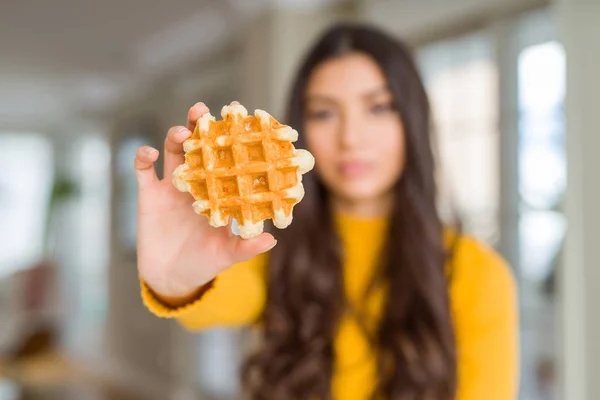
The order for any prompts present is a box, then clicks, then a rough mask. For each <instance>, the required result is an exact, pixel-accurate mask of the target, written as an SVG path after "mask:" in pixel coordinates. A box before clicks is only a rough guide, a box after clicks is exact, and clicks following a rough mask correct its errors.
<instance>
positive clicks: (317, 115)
mask: <svg viewBox="0 0 600 400" xmlns="http://www.w3.org/2000/svg"><path fill="white" fill-rule="evenodd" d="M332 116H333V112H332V111H330V110H320V111H312V112H309V113H308V118H309V119H316V120H323V119H328V118H331V117H332Z"/></svg>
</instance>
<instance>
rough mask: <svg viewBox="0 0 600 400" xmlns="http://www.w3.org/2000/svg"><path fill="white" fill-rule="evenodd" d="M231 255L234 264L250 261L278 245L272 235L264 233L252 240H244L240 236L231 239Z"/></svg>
mask: <svg viewBox="0 0 600 400" xmlns="http://www.w3.org/2000/svg"><path fill="white" fill-rule="evenodd" d="M230 243H231V248H230V251H231V254H232V257H233V261H232V262H233V263H234V264H235V263H238V262H242V261H246V260H250V259H251V258H254V257H255V256H257V255H259V254H261V253H266V252H267V251H269V250H271V249H272V248H273V247H275V245H276V244H277V241H276V240H275V238H274V237H273V235H271V234H270V233H262V234H260V235H258V236H256V237H253V238H252V239H242V238H241V237H239V236H236V237H234V238H231V240H230Z"/></svg>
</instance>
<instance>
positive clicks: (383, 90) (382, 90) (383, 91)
mask: <svg viewBox="0 0 600 400" xmlns="http://www.w3.org/2000/svg"><path fill="white" fill-rule="evenodd" d="M389 94H391V93H390V89H389V88H388V87H387V86H380V87H378V88H375V89H372V90H369V91H367V92H365V93H364V94H363V95H362V96H361V97H363V98H365V99H372V98H373V97H378V96H381V95H389Z"/></svg>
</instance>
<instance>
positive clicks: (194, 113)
mask: <svg viewBox="0 0 600 400" xmlns="http://www.w3.org/2000/svg"><path fill="white" fill-rule="evenodd" d="M208 111H209V110H208V107H207V106H206V105H205V104H204V103H202V102H200V103H196V104H194V105H193V106H192V108H190V110H189V111H188V120H187V128H188V129H189V130H190V131H194V128H196V123H197V122H198V118H200V117H201V116H203V115H204V114H206V113H207V112H208Z"/></svg>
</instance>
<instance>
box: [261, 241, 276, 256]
mask: <svg viewBox="0 0 600 400" xmlns="http://www.w3.org/2000/svg"><path fill="white" fill-rule="evenodd" d="M276 244H277V240H273V243H272V244H271V245H270V246H269V247H267V248H266V249H265V250H264V251H263V253H266V252H267V251H269V250H272V249H273V247H275V245H276Z"/></svg>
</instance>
